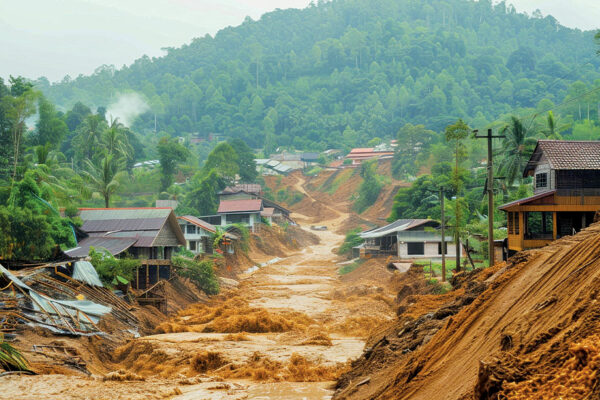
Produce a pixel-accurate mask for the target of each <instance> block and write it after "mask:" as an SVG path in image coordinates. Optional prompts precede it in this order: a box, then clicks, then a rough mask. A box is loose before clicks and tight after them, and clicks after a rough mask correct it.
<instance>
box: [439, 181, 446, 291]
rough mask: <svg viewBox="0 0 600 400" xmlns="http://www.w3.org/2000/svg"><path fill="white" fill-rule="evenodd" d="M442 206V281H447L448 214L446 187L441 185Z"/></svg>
mask: <svg viewBox="0 0 600 400" xmlns="http://www.w3.org/2000/svg"><path fill="white" fill-rule="evenodd" d="M440 203H441V207H442V282H446V216H445V215H444V187H443V186H442V187H440Z"/></svg>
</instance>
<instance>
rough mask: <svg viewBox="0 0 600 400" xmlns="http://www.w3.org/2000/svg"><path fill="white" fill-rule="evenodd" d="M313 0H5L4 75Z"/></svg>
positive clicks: (210, 29)
mask: <svg viewBox="0 0 600 400" xmlns="http://www.w3.org/2000/svg"><path fill="white" fill-rule="evenodd" d="M508 2H512V3H513V4H515V5H516V7H517V10H519V11H527V12H531V11H533V10H535V9H537V8H539V9H540V10H541V11H542V13H543V14H544V15H547V14H552V15H554V17H555V18H556V19H558V20H559V21H560V22H561V23H562V24H564V25H566V26H570V27H578V28H580V29H596V28H600V1H599V0H514V1H508ZM309 3H310V0H0V77H4V78H6V77H8V75H9V74H12V75H23V76H26V77H29V78H37V77H39V76H42V75H43V76H46V77H47V78H48V79H50V80H51V81H57V80H60V79H62V78H63V77H64V76H65V75H66V74H69V75H71V76H72V77H75V76H77V75H79V74H80V73H83V74H89V73H92V72H93V71H94V69H95V68H96V67H98V66H100V65H102V64H113V65H115V66H117V67H121V66H122V65H123V64H129V63H131V62H133V61H134V60H135V59H136V58H139V57H141V56H142V55H144V54H147V55H149V56H151V57H152V56H159V55H162V54H164V53H163V51H161V48H162V47H178V46H181V45H182V44H184V43H188V42H189V41H190V40H191V39H192V38H194V37H201V36H204V35H205V34H206V33H209V34H211V35H213V34H215V33H216V32H217V31H218V30H219V29H221V28H224V27H226V26H235V25H239V24H240V23H241V22H242V21H243V20H244V18H245V17H246V16H250V17H252V18H253V19H258V18H259V17H260V16H261V15H262V14H264V13H265V12H267V11H271V10H274V9H275V8H290V7H294V8H303V7H306V6H307V5H308V4H309Z"/></svg>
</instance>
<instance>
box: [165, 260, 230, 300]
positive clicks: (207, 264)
mask: <svg viewBox="0 0 600 400" xmlns="http://www.w3.org/2000/svg"><path fill="white" fill-rule="evenodd" d="M172 262H173V265H174V266H175V267H176V269H177V274H178V275H179V276H181V277H184V278H189V279H190V280H191V281H192V282H194V284H195V285H196V286H198V288H199V289H200V290H202V291H203V292H204V293H206V294H208V295H213V294H218V293H219V280H218V279H217V275H216V274H215V269H214V264H213V263H212V262H211V261H208V260H204V261H196V260H192V259H190V258H185V257H181V256H175V257H173V259H172Z"/></svg>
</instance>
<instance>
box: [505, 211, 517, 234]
mask: <svg viewBox="0 0 600 400" xmlns="http://www.w3.org/2000/svg"><path fill="white" fill-rule="evenodd" d="M507 222H508V234H509V235H518V234H519V213H518V212H509V213H508V217H507Z"/></svg>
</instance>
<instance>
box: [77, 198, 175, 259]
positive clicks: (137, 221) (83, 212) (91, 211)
mask: <svg viewBox="0 0 600 400" xmlns="http://www.w3.org/2000/svg"><path fill="white" fill-rule="evenodd" d="M79 216H80V217H81V219H82V220H83V225H82V227H81V229H82V230H83V231H84V232H86V233H87V234H88V235H89V236H90V237H94V238H96V240H98V238H104V239H114V238H119V239H129V240H134V247H153V243H154V239H156V237H157V236H158V235H159V233H160V232H161V230H162V229H163V227H164V226H165V225H167V224H168V225H170V228H171V229H172V230H173V232H174V234H175V236H176V237H177V241H178V242H179V243H180V244H181V245H183V244H185V238H184V236H183V233H182V232H181V229H180V228H179V224H178V223H177V218H176V217H175V214H174V213H173V210H172V209H171V208H82V209H80V213H79ZM81 243H83V241H82V242H80V244H81ZM121 251H122V250H121ZM68 254H69V253H68ZM86 255H87V254H86Z"/></svg>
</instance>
